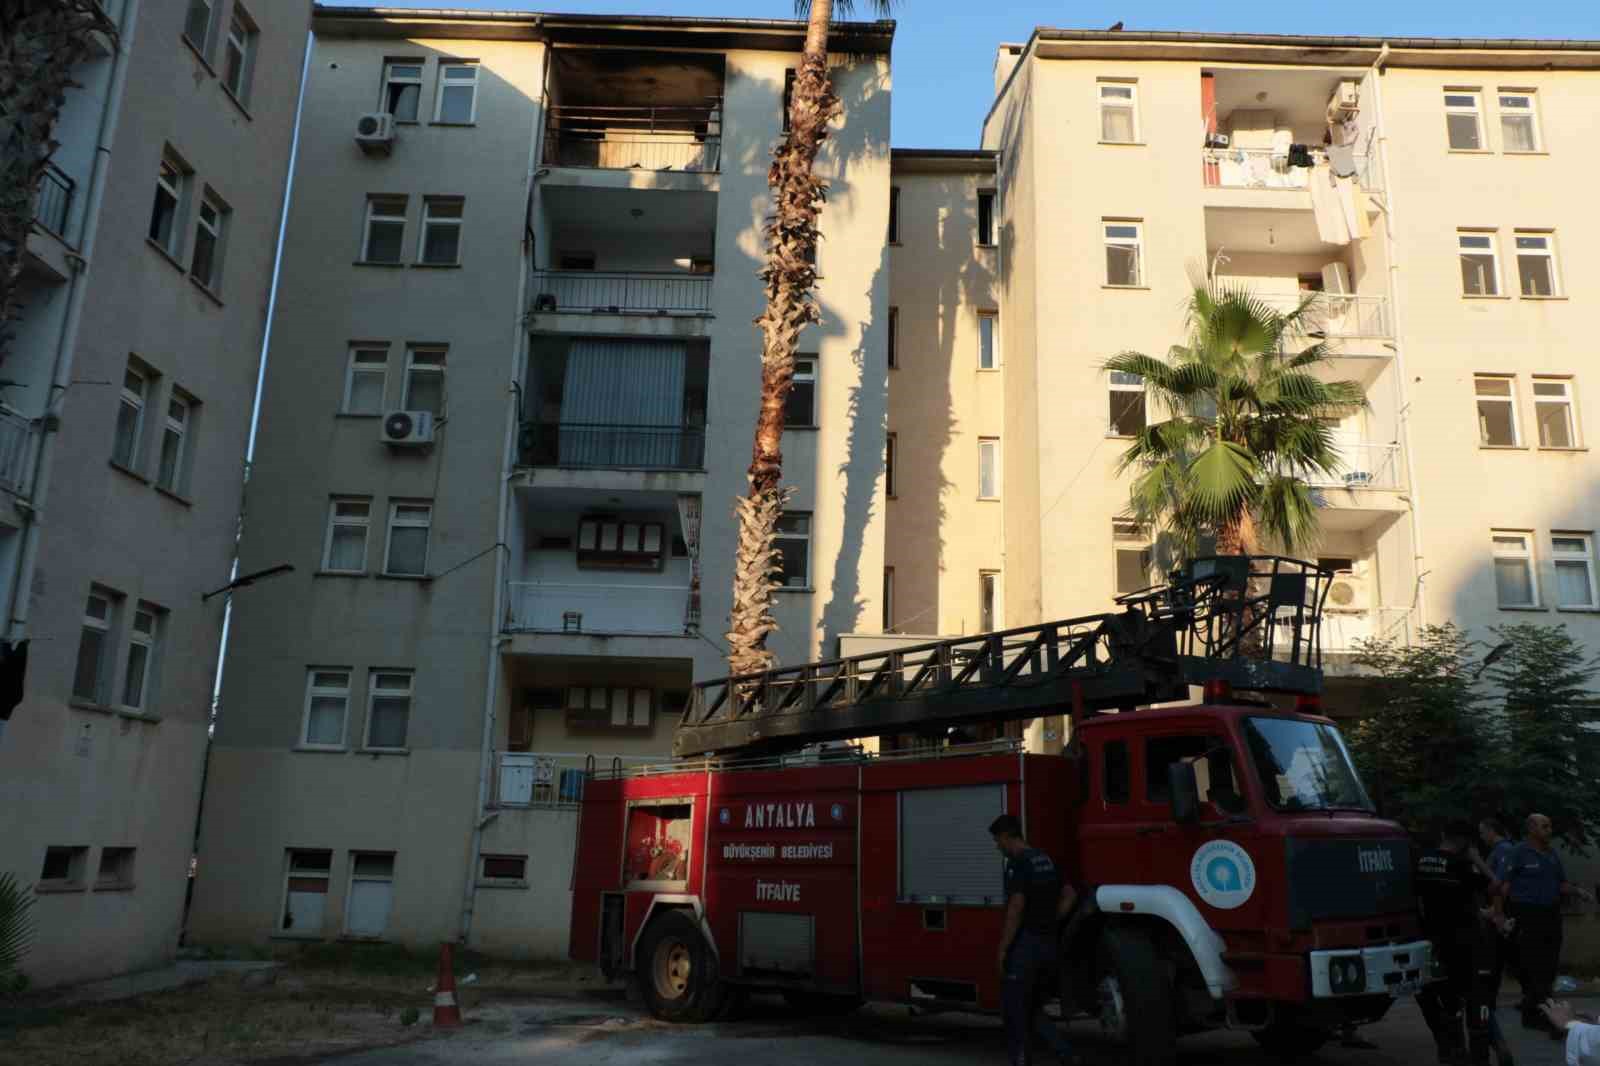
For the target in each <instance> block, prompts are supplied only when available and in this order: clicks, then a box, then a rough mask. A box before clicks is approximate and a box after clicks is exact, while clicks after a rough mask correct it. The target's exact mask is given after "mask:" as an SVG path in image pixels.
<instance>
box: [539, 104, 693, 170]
mask: <svg viewBox="0 0 1600 1066" xmlns="http://www.w3.org/2000/svg"><path fill="white" fill-rule="evenodd" d="M721 116H722V108H721V107H719V106H709V107H561V106H555V107H550V108H548V109H547V118H546V122H545V137H544V162H545V165H546V166H555V167H593V168H596V169H600V170H681V171H693V172H714V171H716V170H718V169H720V167H721V162H722V158H721V157H722V117H721Z"/></svg>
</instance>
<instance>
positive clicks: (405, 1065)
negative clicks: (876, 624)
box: [327, 993, 1595, 1066]
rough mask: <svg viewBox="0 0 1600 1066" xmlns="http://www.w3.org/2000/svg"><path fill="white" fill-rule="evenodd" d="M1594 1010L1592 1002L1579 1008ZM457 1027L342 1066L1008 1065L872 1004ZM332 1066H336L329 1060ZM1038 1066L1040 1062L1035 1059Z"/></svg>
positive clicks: (481, 1018) (1402, 1052) (995, 1024)
mask: <svg viewBox="0 0 1600 1066" xmlns="http://www.w3.org/2000/svg"><path fill="white" fill-rule="evenodd" d="M1583 1006H1584V1008H1585V1009H1589V1010H1593V1009H1594V1006H1595V1004H1594V1003H1593V1001H1590V1002H1587V1003H1584V1004H1583ZM1500 1013H1501V1023H1502V1025H1505V1026H1507V1030H1506V1031H1507V1033H1508V1035H1509V1036H1510V1039H1511V1042H1512V1047H1513V1050H1514V1052H1515V1053H1516V1060H1517V1063H1518V1066H1561V1064H1562V1062H1563V1059H1564V1055H1563V1049H1562V1046H1561V1045H1560V1044H1559V1043H1557V1042H1555V1041H1552V1040H1550V1039H1549V1038H1548V1037H1545V1036H1543V1035H1541V1034H1538V1033H1530V1032H1525V1031H1524V1030H1523V1029H1522V1028H1521V1027H1520V1026H1519V1025H1518V1023H1517V1018H1516V1013H1515V1011H1513V1010H1506V1009H1502V1010H1501V1012H1500ZM468 1022H469V1024H468V1025H467V1026H466V1027H464V1028H463V1029H461V1030H459V1031H457V1032H455V1033H452V1034H449V1035H445V1036H441V1037H430V1038H428V1039H424V1040H422V1041H419V1042H417V1043H414V1044H410V1045H407V1046H405V1047H399V1048H388V1049H384V1050H381V1051H371V1052H366V1053H362V1054H356V1055H341V1056H339V1057H338V1059H337V1062H338V1066H494V1064H498V1063H507V1064H509V1063H517V1064H519V1066H522V1064H525V1063H529V1062H551V1063H560V1064H561V1066H600V1064H606V1066H755V1064H766V1063H822V1064H828V1066H834V1064H837V1066H845V1064H852V1066H854V1064H862V1066H969V1064H970V1066H976V1064H979V1063H983V1064H994V1066H998V1064H1000V1063H1003V1062H1004V1061H1005V1043H1004V1038H1003V1035H1002V1032H1001V1029H1000V1023H999V1021H998V1020H997V1019H993V1018H984V1017H977V1016H972V1015H954V1014H947V1015H936V1016H916V1017H913V1016H912V1015H911V1014H910V1013H909V1011H908V1010H907V1008H905V1007H890V1006H871V1007H868V1008H867V1009H865V1010H863V1011H861V1012H859V1013H857V1014H855V1015H852V1016H851V1017H848V1018H842V1019H826V1020H816V1019H797V1018H795V1017H794V1016H793V1015H792V1014H791V1012H789V1011H788V1010H787V1008H785V1006H784V1005H783V1003H782V1001H781V1000H776V999H774V1000H771V1001H766V1000H762V999H757V1000H756V1001H755V1002H753V1003H752V1004H751V1006H750V1009H749V1010H748V1011H747V1012H746V1014H745V1016H744V1017H743V1018H741V1019H740V1020H738V1021H735V1022H728V1023H723V1024H718V1025H705V1026H672V1025H666V1024H663V1023H661V1022H657V1021H655V1020H653V1019H652V1018H650V1017H649V1016H648V1015H647V1014H645V1013H644V1011H643V1010H641V1009H640V1008H638V1007H636V1006H634V1005H631V1004H629V1003H627V1002H626V1001H625V1000H624V999H623V998H622V997H621V996H620V994H608V993H598V994H592V995H588V996H575V997H572V998H554V997H551V998H539V999H529V1000H527V1001H525V1002H520V1003H515V1004H508V1003H500V1004H485V1005H483V1006H482V1007H480V1008H478V1009H477V1010H475V1011H474V1012H472V1014H471V1015H470V1016H469V1019H468ZM1068 1033H1069V1035H1070V1036H1071V1037H1072V1039H1073V1040H1074V1042H1075V1043H1076V1045H1077V1047H1078V1049H1079V1052H1080V1053H1081V1054H1082V1055H1083V1057H1084V1059H1085V1060H1086V1061H1087V1062H1088V1063H1090V1064H1092V1066H1112V1064H1116V1063H1121V1062H1122V1061H1123V1060H1122V1056H1121V1055H1120V1054H1119V1052H1118V1049H1117V1048H1115V1047H1113V1046H1111V1045H1109V1044H1107V1043H1106V1042H1105V1041H1103V1040H1101V1039H1100V1038H1099V1036H1098V1030H1097V1028H1096V1027H1095V1025H1094V1023H1092V1022H1089V1021H1080V1022H1075V1023H1073V1024H1072V1025H1070V1026H1069V1027H1068ZM1361 1035H1362V1036H1363V1037H1364V1038H1365V1039H1367V1040H1369V1041H1371V1042H1372V1043H1374V1044H1376V1045H1378V1046H1377V1048H1376V1049H1371V1050H1369V1049H1355V1048H1347V1047H1342V1046H1339V1045H1338V1044H1337V1043H1334V1044H1330V1045H1329V1046H1328V1047H1326V1048H1324V1049H1323V1050H1322V1051H1321V1052H1320V1053H1318V1054H1317V1055H1316V1056H1314V1057H1313V1058H1311V1059H1309V1060H1306V1061H1308V1062H1311V1063H1318V1064H1329V1066H1334V1064H1341V1063H1348V1064H1349V1066H1424V1064H1431V1063H1433V1062H1435V1061H1437V1059H1436V1056H1435V1053H1434V1048H1433V1042H1432V1039H1431V1038H1430V1037H1429V1035H1428V1031H1427V1027H1426V1026H1425V1025H1424V1024H1423V1022H1422V1016H1421V1014H1420V1013H1419V1012H1418V1010H1417V1007H1416V1005H1415V1003H1414V1002H1412V1001H1410V1000H1407V1001H1405V1002H1402V1003H1398V1004H1396V1005H1395V1007H1394V1009H1393V1010H1391V1011H1390V1012H1389V1016H1388V1017H1387V1018H1385V1019H1384V1020H1383V1021H1382V1022H1380V1023H1378V1024H1377V1025H1372V1026H1368V1027H1366V1028H1365V1029H1363V1030H1361ZM327 1061H328V1062H329V1063H330V1064H331V1063H332V1062H333V1061H334V1060H327ZM1038 1061H1039V1062H1041V1063H1044V1062H1046V1061H1048V1057H1047V1056H1044V1055H1042V1054H1041V1055H1040V1056H1039V1057H1038ZM1178 1062H1179V1066H1213V1064H1214V1066H1224V1064H1226V1066H1267V1064H1269V1063H1270V1064H1273V1066H1278V1063H1279V1060H1277V1059H1274V1058H1273V1057H1271V1056H1269V1055H1267V1054H1266V1053H1265V1052H1263V1051H1261V1050H1260V1049H1259V1048H1258V1047H1257V1046H1256V1043H1255V1041H1254V1040H1252V1039H1251V1038H1250V1036H1249V1035H1248V1034H1244V1033H1210V1034H1204V1035H1201V1036H1197V1037H1188V1038H1185V1039H1184V1040H1183V1041H1182V1042H1181V1043H1180V1044H1179V1055H1178Z"/></svg>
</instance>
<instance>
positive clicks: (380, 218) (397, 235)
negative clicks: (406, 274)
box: [361, 196, 406, 263]
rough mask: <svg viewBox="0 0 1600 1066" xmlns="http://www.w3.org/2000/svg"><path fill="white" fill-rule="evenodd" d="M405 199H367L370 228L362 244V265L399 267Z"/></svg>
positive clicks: (402, 243) (367, 229)
mask: <svg viewBox="0 0 1600 1066" xmlns="http://www.w3.org/2000/svg"><path fill="white" fill-rule="evenodd" d="M405 236H406V198H405V197H404V196H372V197H368V198H367V228H366V234H365V236H364V237H363V239H362V242H361V261H362V262H363V263H398V262H400V253H401V251H402V250H403V249H404V247H405Z"/></svg>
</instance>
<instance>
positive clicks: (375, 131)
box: [356, 111, 394, 155]
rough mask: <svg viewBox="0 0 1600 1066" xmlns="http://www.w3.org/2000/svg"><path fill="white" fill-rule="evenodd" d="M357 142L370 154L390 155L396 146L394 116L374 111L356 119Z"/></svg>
mask: <svg viewBox="0 0 1600 1066" xmlns="http://www.w3.org/2000/svg"><path fill="white" fill-rule="evenodd" d="M356 143H357V144H359V145H360V146H361V150H362V151H363V152H365V153H367V154H368V155H388V154H389V150H390V149H391V148H393V147H394V116H393V115H389V114H385V113H384V112H382V111H374V112H373V113H371V114H369V115H362V116H361V117H360V118H358V119H356Z"/></svg>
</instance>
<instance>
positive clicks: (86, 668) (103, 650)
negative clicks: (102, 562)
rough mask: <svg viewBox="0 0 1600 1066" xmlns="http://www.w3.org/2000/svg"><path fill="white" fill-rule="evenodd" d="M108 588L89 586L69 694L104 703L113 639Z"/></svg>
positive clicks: (113, 608) (113, 598) (113, 605)
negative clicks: (76, 661) (70, 692)
mask: <svg viewBox="0 0 1600 1066" xmlns="http://www.w3.org/2000/svg"><path fill="white" fill-rule="evenodd" d="M119 599H120V597H119V596H118V595H117V594H116V593H114V592H112V591H111V590H109V589H103V588H99V587H98V586H97V587H95V588H91V589H90V590H89V600H88V603H87V604H86V605H85V606H84V609H83V624H82V628H81V629H80V630H79V633H78V663H77V668H76V669H75V670H74V672H73V675H72V695H73V696H74V697H75V698H77V699H80V700H85V701H87V702H89V703H97V704H99V703H106V702H108V701H107V698H106V680H107V675H108V674H109V673H110V670H111V655H112V651H113V648H114V645H115V643H116V641H115V637H114V634H115V632H116V622H117V601H118V600H119Z"/></svg>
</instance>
